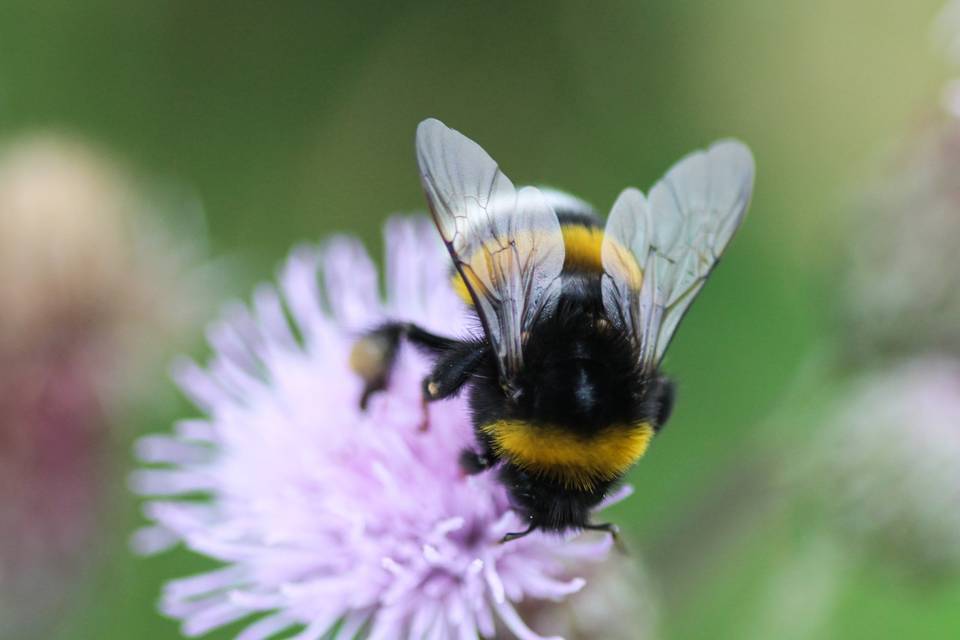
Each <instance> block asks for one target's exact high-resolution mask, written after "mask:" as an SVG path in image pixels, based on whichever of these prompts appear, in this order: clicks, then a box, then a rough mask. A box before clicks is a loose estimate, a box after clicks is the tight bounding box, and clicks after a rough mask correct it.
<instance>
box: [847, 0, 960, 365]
mask: <svg viewBox="0 0 960 640" xmlns="http://www.w3.org/2000/svg"><path fill="white" fill-rule="evenodd" d="M958 6H960V5H958ZM896 160H897V161H896V162H895V163H894V164H893V165H892V166H891V167H890V168H889V170H887V171H885V172H884V173H883V175H882V178H881V179H879V180H877V181H876V185H875V186H874V187H873V188H872V189H871V190H870V191H869V192H868V193H867V194H866V197H865V198H864V199H863V202H862V203H861V206H860V212H859V213H860V215H859V216H858V217H857V218H856V223H855V224H856V229H855V232H854V233H853V234H852V235H853V237H854V242H853V244H852V247H851V249H852V250H851V255H852V261H851V265H850V266H851V268H850V270H849V272H848V274H847V275H846V278H845V287H844V294H845V295H844V297H843V315H844V320H845V324H846V329H847V335H846V336H845V340H844V342H845V345H846V346H847V348H848V349H851V350H854V351H856V352H857V354H856V355H858V356H861V355H864V354H866V355H873V354H877V353H879V354H882V355H886V356H890V355H894V356H900V355H903V354H909V353H911V352H916V351H920V352H924V351H935V352H943V351H944V350H947V351H949V352H951V353H953V354H955V355H960V295H958V294H957V292H958V291H960V278H958V276H957V273H958V272H957V269H956V267H955V264H954V263H955V252H956V247H957V246H958V243H960V187H958V183H957V181H956V179H955V176H954V167H955V166H956V165H957V163H958V162H960V123H958V122H956V121H950V122H946V123H941V124H936V125H934V126H931V127H928V128H927V129H925V130H923V131H921V132H920V133H919V134H918V135H917V136H916V137H914V138H911V139H910V140H909V141H908V143H907V144H906V146H905V149H904V150H903V152H902V153H901V154H900V156H899V157H897V158H896Z"/></svg>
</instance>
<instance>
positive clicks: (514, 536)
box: [500, 522, 537, 544]
mask: <svg viewBox="0 0 960 640" xmlns="http://www.w3.org/2000/svg"><path fill="white" fill-rule="evenodd" d="M536 530H537V525H536V523H533V522H531V523H530V526H529V527H527V528H526V529H524V530H523V531H514V532H511V533H508V534H507V535H505V536H503V537H502V538H500V544H506V543H508V542H512V541H514V540H517V539H519V538H523V537H524V536H528V535H530V534H531V533H533V532H534V531H536Z"/></svg>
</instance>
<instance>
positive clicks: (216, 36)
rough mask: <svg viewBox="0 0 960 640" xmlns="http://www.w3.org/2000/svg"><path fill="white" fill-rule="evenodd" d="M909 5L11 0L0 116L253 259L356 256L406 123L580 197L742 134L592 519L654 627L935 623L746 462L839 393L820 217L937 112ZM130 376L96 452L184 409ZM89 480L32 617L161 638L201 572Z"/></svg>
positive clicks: (828, 245) (762, 632)
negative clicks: (63, 571) (99, 504)
mask: <svg viewBox="0 0 960 640" xmlns="http://www.w3.org/2000/svg"><path fill="white" fill-rule="evenodd" d="M939 5H940V3H939V2H937V1H934V0H921V1H918V2H909V3H907V2H902V1H899V0H876V1H873V2H868V1H867V0H854V1H852V2H842V3H840V2H834V1H832V0H811V1H809V2H799V1H791V2H760V1H758V0H734V1H732V2H723V3H708V2H676V1H670V0H658V1H651V2H611V3H603V4H601V5H596V4H590V3H582V2H574V1H573V0H564V1H562V2H558V3H552V4H551V5H550V6H549V7H545V6H544V5H542V4H523V3H507V2H494V3H480V4H476V5H471V6H460V5H451V4H450V3H443V2H439V1H434V2H420V3H414V2H403V1H399V2H372V3H363V4H362V5H357V4H356V3H346V2H344V3H338V4H333V3H320V2H308V1H302V2H286V3H281V4H277V3H261V4H237V3H227V2H205V3H197V2H188V1H186V0H176V1H173V2H158V3H139V2H133V3H131V2H120V1H119V0H93V1H92V2H85V3H70V2H66V1H65V0H53V1H51V2H46V3H39V4H38V3H34V2H26V1H23V0H11V1H10V2H6V3H3V5H2V6H0V53H2V54H3V55H0V127H2V128H0V131H2V132H3V133H4V134H6V135H8V136H13V135H15V134H18V133H20V132H22V131H26V130H35V129H36V128H38V127H42V128H48V127H55V128H57V129H61V130H66V131H73V132H76V133H79V134H81V135H83V136H84V137H87V138H91V139H95V140H98V141H99V142H101V143H102V144H103V145H105V146H106V147H108V148H111V149H113V150H115V151H116V153H117V154H118V155H119V156H120V157H121V158H122V159H123V160H125V161H126V162H127V163H128V164H129V165H130V166H131V167H132V168H133V170H134V171H136V172H137V173H140V174H146V175H152V176H157V177H158V179H159V180H161V181H165V180H169V181H171V182H173V183H176V184H186V185H189V186H190V188H191V190H192V191H193V192H194V193H196V194H197V196H198V197H199V199H200V201H201V202H202V206H203V208H204V210H205V212H206V215H207V216H208V221H209V228H210V238H211V242H212V245H213V250H214V252H215V253H216V254H231V255H239V256H241V257H242V258H243V259H244V260H245V261H246V263H247V264H248V268H247V269H246V271H245V273H248V274H249V273H253V274H257V276H256V277H257V279H265V278H266V276H267V275H268V274H270V273H271V270H272V269H274V268H275V266H276V264H277V262H278V261H279V259H280V258H281V256H282V255H284V254H285V253H286V251H287V250H288V249H289V246H290V245H292V244H294V243H296V242H298V241H301V240H304V239H316V238H319V237H320V236H322V235H325V234H327V233H329V232H331V231H336V230H349V231H351V232H355V233H359V234H361V235H362V236H363V237H365V238H366V239H367V240H369V242H370V243H371V245H374V246H372V249H373V251H372V253H374V254H376V253H379V251H378V249H379V247H377V246H376V244H377V243H378V242H379V239H378V237H379V228H380V224H381V222H382V221H383V220H384V218H385V217H386V215H387V214H389V213H391V212H395V211H408V210H415V209H419V208H421V207H422V197H421V195H420V193H419V184H418V181H417V177H416V173H415V169H414V161H413V151H412V139H413V131H414V128H415V126H416V123H417V122H418V121H419V120H420V119H422V118H424V117H427V116H437V117H440V118H442V119H443V120H444V121H445V122H447V123H448V124H450V125H451V126H454V127H456V128H458V129H460V130H461V131H463V132H465V133H467V134H468V135H469V136H471V137H472V138H474V139H476V140H477V141H478V142H480V143H481V144H482V145H483V146H484V147H485V148H486V149H488V150H489V151H490V152H491V153H492V154H493V155H494V156H495V157H496V158H497V159H498V160H500V161H501V162H502V163H503V165H504V168H505V169H506V170H507V172H508V173H509V175H511V176H512V177H513V178H515V179H516V180H517V181H520V182H526V181H529V182H538V183H540V182H542V183H548V184H550V185H555V186H558V187H561V188H564V189H568V190H570V191H573V192H575V193H576V194H578V195H580V196H582V197H584V198H586V199H588V200H590V201H592V202H594V203H595V204H596V205H597V206H598V207H599V208H600V209H601V210H605V209H607V208H608V207H609V206H610V204H611V203H612V201H613V199H614V197H615V195H616V194H617V193H618V192H619V190H620V189H622V188H623V187H624V186H626V185H629V184H633V185H636V186H639V187H641V188H644V189H646V188H647V187H648V186H649V185H650V183H651V182H652V181H653V180H654V179H656V177H658V176H659V175H660V174H661V173H662V171H663V170H664V169H665V168H666V167H667V166H669V164H670V163H671V162H673V161H674V160H675V159H676V158H677V157H679V156H680V155H681V154H682V153H684V152H686V151H688V150H690V149H693V148H696V147H699V146H703V145H704V144H706V143H708V142H709V141H711V140H712V139H714V138H717V137H720V136H726V135H734V136H737V137H739V138H741V139H743V140H745V141H746V142H747V143H749V144H750V145H751V147H752V148H753V150H754V152H755V155H756V158H757V165H758V173H757V191H756V196H755V199H754V202H753V206H752V208H751V211H750V213H749V214H748V219H747V222H746V224H745V226H744V228H743V231H742V232H741V233H740V234H739V236H738V237H737V238H736V239H735V240H734V242H733V244H732V246H731V247H730V250H729V252H728V254H727V257H726V258H725V260H724V262H723V264H722V265H721V266H720V268H719V269H718V270H717V271H716V273H715V275H714V276H713V278H712V280H711V282H710V284H709V285H708V286H707V287H706V288H705V290H704V293H703V295H702V299H701V300H699V301H698V302H697V303H696V304H695V305H694V307H693V310H692V312H691V314H690V316H689V318H688V319H687V320H686V322H684V326H683V328H682V329H681V330H680V332H679V334H678V338H677V340H676V341H675V344H674V346H673V347H672V351H671V353H670V355H669V357H668V361H667V368H668V370H669V372H670V373H671V374H673V375H675V376H676V377H677V378H678V379H679V381H680V385H681V386H680V397H679V403H678V406H677V411H676V413H675V416H674V418H673V419H672V421H671V424H670V426H669V428H668V429H667V430H666V431H665V432H664V433H663V434H662V436H661V437H659V438H658V440H657V442H656V443H655V445H654V446H653V448H652V450H651V453H650V455H648V457H647V458H646V459H645V460H644V461H643V464H641V465H640V466H639V467H638V468H637V469H636V471H635V472H634V473H633V475H632V481H633V482H634V483H635V484H636V486H637V488H638V491H637V493H636V495H635V496H633V497H632V498H631V499H630V500H628V501H627V502H625V503H623V504H622V505H620V506H618V507H617V510H616V511H615V512H614V517H615V519H616V520H617V521H618V522H620V523H621V524H622V525H623V529H624V530H625V531H626V532H627V537H628V538H629V541H630V544H631V547H632V548H635V549H637V551H638V553H639V554H642V555H643V557H644V558H645V559H646V560H647V563H648V570H649V574H650V576H651V582H652V583H653V587H654V588H655V589H656V590H657V591H659V592H660V596H659V604H660V613H659V622H660V627H661V632H662V635H663V636H664V637H665V638H678V639H680V638H702V637H710V638H738V639H739V638H745V637H746V638H750V637H757V638H770V637H796V638H833V637H838V638H839V637H843V638H848V637H870V638H901V637H904V636H914V637H924V638H954V637H956V635H957V629H958V628H960V613H957V612H958V611H960V607H958V606H957V604H958V603H960V585H956V584H952V583H951V584H946V585H943V584H941V585H939V586H937V587H936V588H933V587H929V586H920V585H917V584H915V583H910V582H904V581H901V580H899V579H898V578H897V577H896V575H895V573H890V572H888V571H887V570H886V569H885V568H884V567H883V566H882V565H880V564H876V565H868V566H862V565H861V566H857V567H856V568H854V569H851V568H849V567H848V566H847V563H846V552H845V551H844V548H843V547H842V546H839V547H838V546H837V544H838V543H837V542H836V541H835V540H834V539H833V538H831V537H829V536H827V537H824V535H825V534H824V533H823V531H822V528H821V527H820V526H819V524H817V523H820V521H821V520H822V518H821V516H822V514H820V513H819V512H816V511H815V510H816V507H813V506H810V504H809V503H808V502H806V501H804V500H803V499H799V498H797V497H796V495H795V493H794V492H793V491H792V490H791V489H790V488H789V487H790V486H791V484H790V483H789V482H781V481H779V479H778V474H777V473H776V470H777V468H779V467H780V466H781V463H782V462H783V461H784V458H787V459H788V461H790V462H794V463H796V462H798V461H797V460H796V458H803V456H805V455H807V453H806V452H808V451H809V448H808V447H807V446H806V445H808V444H809V443H810V441H811V440H812V439H813V437H814V431H815V428H814V427H815V425H816V424H819V423H820V422H821V421H822V418H823V413H824V407H825V406H826V405H828V404H829V403H831V402H832V401H833V399H834V396H836V395H837V394H838V393H839V384H840V383H839V382H838V379H837V377H839V374H837V373H836V372H833V371H832V370H830V369H829V368H828V367H825V366H822V365H821V364H818V362H819V361H818V360H817V354H820V356H821V360H831V359H832V356H833V354H834V352H835V351H840V349H837V348H836V344H837V342H839V341H841V340H843V339H844V338H843V334H842V333H838V330H837V328H836V327H837V326H838V324H839V323H834V321H833V319H834V318H835V317H837V316H838V315H839V313H838V312H837V311H836V310H837V309H838V308H839V307H841V306H842V304H841V302H840V300H839V299H840V297H841V296H842V295H844V294H843V293H842V292H841V290H840V287H839V282H840V280H841V279H842V278H839V277H838V276H837V275H836V274H837V271H838V270H839V269H842V268H844V267H843V266H842V265H844V263H845V262H846V256H847V252H848V249H849V247H850V246H851V245H852V244H853V243H854V241H855V235H856V233H857V231H856V228H857V227H856V226H853V225H851V224H849V219H848V217H847V212H848V211H850V210H853V209H855V208H856V207H852V206H851V202H853V201H854V200H855V198H854V195H853V194H854V193H856V192H858V190H859V187H860V186H861V185H862V184H864V183H866V182H867V179H868V177H869V176H871V175H876V172H875V171H874V168H875V167H874V165H875V164H876V158H877V157H878V156H879V155H880V154H881V152H883V151H884V150H885V149H887V148H888V147H889V146H890V145H891V143H892V141H894V140H896V139H897V138H899V137H901V136H902V135H903V134H904V133H909V132H911V131H912V130H914V129H916V128H917V126H916V125H917V123H916V121H917V120H923V121H926V120H927V119H928V118H929V117H930V112H931V111H933V110H935V109H936V107H937V105H938V102H939V100H940V95H941V86H942V80H943V79H944V78H945V77H947V74H946V72H945V69H944V68H943V63H942V62H941V60H940V57H939V56H938V54H937V53H936V52H935V51H933V50H932V49H931V47H930V45H929V30H930V23H931V19H932V18H933V16H934V15H935V14H936V13H937V11H938V10H939V8H940V6H939ZM166 222H167V223H168V224H169V225H171V226H172V227H173V233H174V234H178V233H179V234H181V237H183V238H184V240H187V239H188V238H187V237H186V236H192V235H193V233H194V232H193V230H192V229H191V230H187V229H185V228H184V227H182V226H181V222H180V221H178V220H177V219H175V218H173V217H170V218H168V219H167V220H166ZM858 224H864V223H863V222H860V223H858ZM49 232H50V234H51V237H53V236H55V235H56V233H57V232H58V230H57V229H50V231H49ZM15 276H16V274H9V273H5V274H0V278H12V277H15ZM166 344H169V341H167V342H166ZM158 346H159V348H161V349H162V348H163V345H162V344H161V345H158ZM811 362H813V364H811ZM804 372H806V373H804ZM811 372H812V373H811ZM835 376H837V377H835ZM150 381H151V388H153V389H155V390H156V392H155V398H154V399H153V401H152V402H150V403H148V404H147V408H145V409H144V410H142V411H141V412H140V413H139V415H138V416H137V420H136V421H134V423H133V424H130V425H129V428H128V429H127V431H125V432H123V435H121V436H118V437H117V439H118V442H117V443H116V447H117V450H118V451H119V452H120V456H125V455H126V448H127V446H128V444H129V442H128V441H129V439H130V438H132V436H133V435H134V434H135V433H138V432H143V431H146V430H157V429H162V428H163V427H164V425H166V424H167V423H169V421H170V420H171V418H173V417H175V416H179V415H182V414H183V413H184V412H185V411H187V410H186V409H185V408H184V407H183V406H179V405H178V403H177V401H175V400H170V398H171V397H173V394H172V384H171V383H170V382H169V381H168V379H167V377H166V375H165V372H164V370H163V369H162V368H161V367H159V366H158V367H157V368H156V371H154V372H153V375H152V377H151V378H150ZM798 381H799V382H798ZM904 437H909V436H908V434H905V435H904ZM758 443H759V444H758ZM769 450H775V451H776V453H775V454H768V453H766V452H767V451H769ZM799 462H802V459H801V460H799ZM791 468H799V469H803V468H804V467H803V465H802V464H800V465H797V466H796V467H793V466H791ZM113 494H114V495H115V497H116V500H117V501H118V502H117V505H118V507H119V508H118V509H117V510H115V511H114V512H115V513H119V514H120V515H119V516H118V517H116V518H115V519H114V520H111V521H109V522H105V523H103V524H104V527H103V528H102V529H103V530H104V534H103V540H102V547H103V548H108V549H111V550H112V551H111V552H110V553H109V554H107V556H108V557H106V558H105V563H104V565H103V567H102V569H101V570H100V571H99V572H97V574H96V576H95V577H94V578H93V579H91V581H90V584H89V586H88V588H87V589H86V590H85V592H84V594H83V595H82V596H81V597H78V598H77V599H76V602H75V603H74V607H73V610H74V611H73V613H72V615H70V616H69V617H67V618H66V619H64V620H63V623H62V625H61V627H62V629H61V632H60V635H59V637H61V638H65V639H66V638H69V639H71V640H72V639H93V638H96V639H97V640H110V639H112V638H128V637H138V638H143V639H146V640H149V639H151V638H157V639H159V638H171V637H175V634H176V627H175V625H174V624H173V623H172V622H170V621H167V620H164V619H162V618H161V617H159V615H158V614H157V613H156V612H155V601H156V599H157V594H158V593H159V588H160V584H161V582H162V581H163V580H164V579H165V578H169V577H171V576H179V575H185V574H189V573H191V572H197V571H200V570H202V569H205V568H207V567H206V566H205V565H203V564H202V563H201V562H200V561H198V560H197V559H195V558H194V557H192V556H189V555H188V554H186V553H180V554H173V555H168V556H164V557H162V558H159V559H151V560H140V559H134V558H133V557H132V556H131V555H130V554H129V552H128V551H127V547H126V539H127V536H128V535H129V533H130V531H131V530H132V528H133V526H134V524H135V523H136V522H138V519H137V514H136V506H135V503H134V501H133V498H132V497H127V496H126V495H125V494H124V491H123V487H122V486H119V484H118V485H117V486H116V487H114V491H113ZM638 597H642V596H641V595H638ZM798 620H804V621H806V622H805V623H804V625H799V624H798V622H797V621H798ZM788 630H789V631H790V633H792V634H793V635H787V631H788ZM213 637H232V636H231V634H230V633H223V634H219V635H214V636H213Z"/></svg>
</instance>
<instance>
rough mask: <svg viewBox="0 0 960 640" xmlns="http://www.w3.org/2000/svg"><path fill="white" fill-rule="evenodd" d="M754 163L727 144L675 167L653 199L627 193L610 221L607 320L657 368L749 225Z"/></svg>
mask: <svg viewBox="0 0 960 640" xmlns="http://www.w3.org/2000/svg"><path fill="white" fill-rule="evenodd" d="M753 178H754V163H753V156H752V155H751V153H750V150H749V149H748V148H747V147H746V146H745V145H743V144H742V143H740V142H737V141H734V140H724V141H720V142H717V143H715V144H714V145H713V146H711V147H710V148H709V149H708V150H706V151H697V152H695V153H692V154H690V155H688V156H687V157H685V158H683V159H682V160H680V161H679V162H678V163H677V164H675V165H674V166H673V167H672V168H671V169H670V170H669V171H668V172H667V175H666V176H664V178H663V179H662V180H661V181H660V182H658V183H657V184H656V185H654V187H653V189H652V190H651V191H650V196H649V198H648V199H646V200H645V199H644V198H643V194H641V193H640V192H639V191H637V190H636V189H627V190H626V191H624V192H623V193H622V194H621V195H620V197H619V198H618V199H617V202H616V203H615V204H614V206H613V210H612V211H611V213H610V217H609V219H608V220H607V227H606V232H605V235H604V244H603V249H602V257H603V266H604V271H605V275H604V276H603V283H602V288H603V303H604V308H605V310H606V312H607V315H608V316H609V317H610V318H611V319H612V321H613V322H616V323H619V324H620V325H621V326H623V327H624V328H625V329H627V330H628V331H629V332H630V334H631V335H632V336H633V337H634V340H635V341H636V344H637V347H638V349H639V351H640V354H641V359H642V361H643V362H644V363H647V364H650V365H656V364H658V363H659V362H660V360H661V359H662V358H663V354H664V352H665V351H666V349H667V346H668V345H669V344H670V340H671V338H672V337H673V333H674V331H676V328H677V325H678V324H679V323H680V320H681V319H682V318H683V315H684V314H685V313H686V311H687V309H688V308H689V306H690V303H691V302H693V299H694V298H695V297H696V295H697V293H698V292H699V291H700V288H701V287H702V286H703V283H704V282H705V281H706V279H707V276H709V275H710V271H711V270H712V269H713V267H714V266H715V265H716V263H717V260H718V259H719V257H720V254H721V253H723V250H724V248H725V247H726V246H727V243H728V242H730V238H732V237H733V234H734V232H735V231H736V230H737V227H738V226H739V225H740V222H741V221H742V220H743V216H744V213H745V212H746V210H747V205H748V204H749V202H750V196H751V194H752V192H753Z"/></svg>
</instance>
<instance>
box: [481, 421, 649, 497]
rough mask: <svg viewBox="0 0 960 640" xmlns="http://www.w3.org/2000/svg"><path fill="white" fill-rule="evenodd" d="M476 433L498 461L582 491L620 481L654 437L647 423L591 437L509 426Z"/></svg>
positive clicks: (513, 423)
mask: <svg viewBox="0 0 960 640" xmlns="http://www.w3.org/2000/svg"><path fill="white" fill-rule="evenodd" d="M481 430H482V431H483V432H484V433H485V434H487V435H488V436H489V437H490V440H491V441H492V443H493V448H494V452H495V453H496V454H497V455H498V456H501V457H503V458H506V459H507V460H509V461H510V462H511V463H513V464H515V465H517V466H518V467H521V468H522V469H525V470H527V471H530V472H532V473H534V474H537V475H543V476H547V477H550V478H552V479H554V480H557V481H559V482H561V483H562V484H563V485H564V486H565V487H567V488H570V489H581V490H585V491H589V490H590V489H592V488H594V487H595V486H596V485H597V484H598V483H600V482H603V481H609V480H614V479H616V478H618V477H620V476H621V475H623V474H624V473H625V472H626V471H627V469H629V468H630V466H631V465H633V463H634V462H636V461H637V460H639V459H640V458H641V457H642V456H643V454H644V453H646V451H647V447H649V446H650V440H651V439H652V438H653V434H654V430H653V427H652V426H651V425H650V424H648V423H646V422H640V423H637V424H634V425H629V426H616V427H607V428H605V429H602V430H600V431H599V432H598V433H596V434H594V435H590V436H580V435H577V434H574V433H571V432H570V431H568V430H565V429H560V428H558V427H550V426H541V425H534V424H531V423H529V422H522V421H510V420H500V421H497V422H493V423H491V424H488V425H485V426H483V427H482V428H481Z"/></svg>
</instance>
